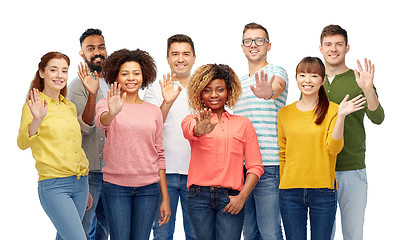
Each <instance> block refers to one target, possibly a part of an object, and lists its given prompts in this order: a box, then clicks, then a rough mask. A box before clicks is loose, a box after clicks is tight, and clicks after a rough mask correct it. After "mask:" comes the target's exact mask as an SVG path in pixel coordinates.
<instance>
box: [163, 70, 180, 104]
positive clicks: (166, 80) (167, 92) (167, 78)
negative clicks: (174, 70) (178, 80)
mask: <svg viewBox="0 0 404 240" xmlns="http://www.w3.org/2000/svg"><path fill="white" fill-rule="evenodd" d="M174 80H175V74H173V75H172V76H171V75H170V74H169V73H167V74H166V75H164V76H163V81H161V80H160V81H159V83H160V87H161V93H162V95H163V98H164V101H166V102H167V103H172V102H174V101H175V99H177V97H178V95H179V94H180V92H181V90H182V88H181V86H178V88H177V89H176V88H175V87H174Z"/></svg>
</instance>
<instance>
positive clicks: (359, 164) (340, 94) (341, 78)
mask: <svg viewBox="0 0 404 240" xmlns="http://www.w3.org/2000/svg"><path fill="white" fill-rule="evenodd" d="M324 88H325V91H326V92H327V96H328V100H330V101H332V102H334V103H336V104H340V102H341V101H342V100H343V99H344V97H345V96H346V94H349V99H352V98H354V97H356V96H358V95H359V94H362V95H363V96H365V94H364V93H363V91H362V89H360V87H359V86H358V84H357V83H356V80H355V73H354V71H353V70H351V69H350V70H348V71H346V72H344V73H342V74H339V75H336V76H335V77H334V80H333V81H332V84H330V82H329V81H328V77H327V79H326V81H325V83H324ZM373 88H374V89H375V91H376V88H375V87H374V86H373ZM365 114H366V115H367V116H368V118H369V119H370V121H372V122H373V123H375V124H381V123H382V122H383V120H384V110H383V108H382V106H381V105H380V104H379V107H378V108H377V109H376V110H375V111H369V110H368V109H367V105H366V104H365V108H364V109H362V110H360V111H357V112H354V113H351V114H349V115H348V116H347V117H346V118H345V127H344V148H343V149H342V151H341V152H340V153H339V154H338V156H337V166H336V168H335V170H336V171H349V170H358V169H363V168H365V167H366V165H365V151H366V133H365V127H364V124H363V119H364V117H365Z"/></svg>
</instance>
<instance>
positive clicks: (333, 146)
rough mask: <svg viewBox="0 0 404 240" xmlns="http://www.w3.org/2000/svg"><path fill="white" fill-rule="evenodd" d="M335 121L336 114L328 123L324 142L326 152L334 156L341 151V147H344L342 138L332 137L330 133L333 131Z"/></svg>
mask: <svg viewBox="0 0 404 240" xmlns="http://www.w3.org/2000/svg"><path fill="white" fill-rule="evenodd" d="M336 121H337V114H335V115H334V116H333V117H332V119H331V121H330V123H329V125H328V126H329V127H328V130H327V140H326V143H325V145H326V149H327V151H328V153H329V154H330V155H332V156H336V155H337V154H338V153H340V152H341V150H342V148H343V147H344V138H341V139H339V140H335V139H334V138H332V133H333V131H334V127H335V123H336Z"/></svg>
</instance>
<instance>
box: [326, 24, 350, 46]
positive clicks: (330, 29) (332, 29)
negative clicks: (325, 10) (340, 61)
mask: <svg viewBox="0 0 404 240" xmlns="http://www.w3.org/2000/svg"><path fill="white" fill-rule="evenodd" d="M333 35H342V36H343V37H344V39H345V44H346V45H348V33H347V32H346V30H345V29H343V28H342V27H340V26H339V25H328V26H326V27H325V28H323V31H322V32H321V35H320V43H321V44H323V39H324V37H325V36H333Z"/></svg>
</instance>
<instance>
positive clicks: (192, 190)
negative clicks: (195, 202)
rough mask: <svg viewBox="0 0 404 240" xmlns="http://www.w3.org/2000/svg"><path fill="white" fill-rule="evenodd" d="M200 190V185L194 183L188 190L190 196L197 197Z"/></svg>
mask: <svg viewBox="0 0 404 240" xmlns="http://www.w3.org/2000/svg"><path fill="white" fill-rule="evenodd" d="M199 191H200V189H199V187H198V186H194V185H192V186H191V187H189V190H188V198H193V197H196V196H197V195H198V193H199Z"/></svg>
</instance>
